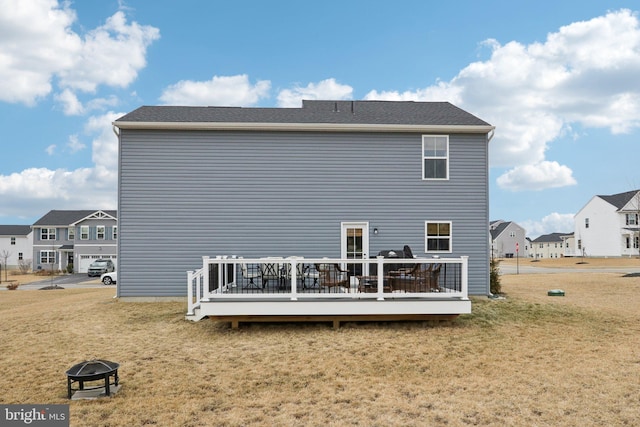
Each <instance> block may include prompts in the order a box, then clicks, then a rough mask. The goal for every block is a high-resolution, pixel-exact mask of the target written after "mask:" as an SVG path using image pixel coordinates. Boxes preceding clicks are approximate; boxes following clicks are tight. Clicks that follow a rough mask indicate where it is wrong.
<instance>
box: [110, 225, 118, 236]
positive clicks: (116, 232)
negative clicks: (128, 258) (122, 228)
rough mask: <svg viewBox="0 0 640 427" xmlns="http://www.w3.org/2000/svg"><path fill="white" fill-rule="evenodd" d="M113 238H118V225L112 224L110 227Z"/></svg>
mask: <svg viewBox="0 0 640 427" xmlns="http://www.w3.org/2000/svg"><path fill="white" fill-rule="evenodd" d="M111 232H112V236H113V240H118V226H117V225H114V226H113V228H112V229H111Z"/></svg>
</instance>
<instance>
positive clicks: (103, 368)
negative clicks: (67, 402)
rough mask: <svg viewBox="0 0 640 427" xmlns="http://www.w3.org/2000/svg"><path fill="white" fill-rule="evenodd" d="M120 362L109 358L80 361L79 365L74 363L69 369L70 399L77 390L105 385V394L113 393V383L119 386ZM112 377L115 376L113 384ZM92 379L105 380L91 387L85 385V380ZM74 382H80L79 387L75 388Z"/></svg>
mask: <svg viewBox="0 0 640 427" xmlns="http://www.w3.org/2000/svg"><path fill="white" fill-rule="evenodd" d="M119 367H120V364H119V363H116V362H110V361H108V360H100V359H97V360H88V361H84V362H80V363H78V364H77V365H73V366H72V367H71V368H70V369H69V370H68V371H67V394H68V395H69V399H71V396H72V395H73V392H74V391H76V390H96V389H100V388H102V387H104V393H105V395H107V396H109V395H110V394H111V385H113V386H114V387H117V386H118V368H119ZM110 377H113V384H111V382H110ZM90 381H104V385H102V384H101V385H98V386H96V385H94V386H91V387H88V388H87V387H85V384H84V383H85V382H90ZM73 383H78V386H79V388H78V389H74V388H73Z"/></svg>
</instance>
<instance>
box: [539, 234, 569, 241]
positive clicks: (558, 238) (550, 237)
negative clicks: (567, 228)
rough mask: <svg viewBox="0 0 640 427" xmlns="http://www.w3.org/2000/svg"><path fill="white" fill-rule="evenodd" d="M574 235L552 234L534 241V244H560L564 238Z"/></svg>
mask: <svg viewBox="0 0 640 427" xmlns="http://www.w3.org/2000/svg"><path fill="white" fill-rule="evenodd" d="M571 234H572V233H550V234H543V235H542V236H540V237H538V238H537V239H535V240H534V241H533V243H560V242H562V239H561V237H562V236H570V235H571Z"/></svg>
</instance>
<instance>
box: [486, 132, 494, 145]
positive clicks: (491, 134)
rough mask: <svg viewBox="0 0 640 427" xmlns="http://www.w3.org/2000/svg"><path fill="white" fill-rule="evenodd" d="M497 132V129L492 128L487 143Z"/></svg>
mask: <svg viewBox="0 0 640 427" xmlns="http://www.w3.org/2000/svg"><path fill="white" fill-rule="evenodd" d="M495 134H496V130H495V129H491V133H489V134H488V135H489V137H488V138H487V144H488V143H490V142H491V140H492V139H493V136H494V135H495Z"/></svg>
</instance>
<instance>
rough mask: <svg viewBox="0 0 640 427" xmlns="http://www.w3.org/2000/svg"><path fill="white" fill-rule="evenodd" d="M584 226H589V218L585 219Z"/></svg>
mask: <svg viewBox="0 0 640 427" xmlns="http://www.w3.org/2000/svg"><path fill="white" fill-rule="evenodd" d="M584 228H589V218H585V219H584Z"/></svg>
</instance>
